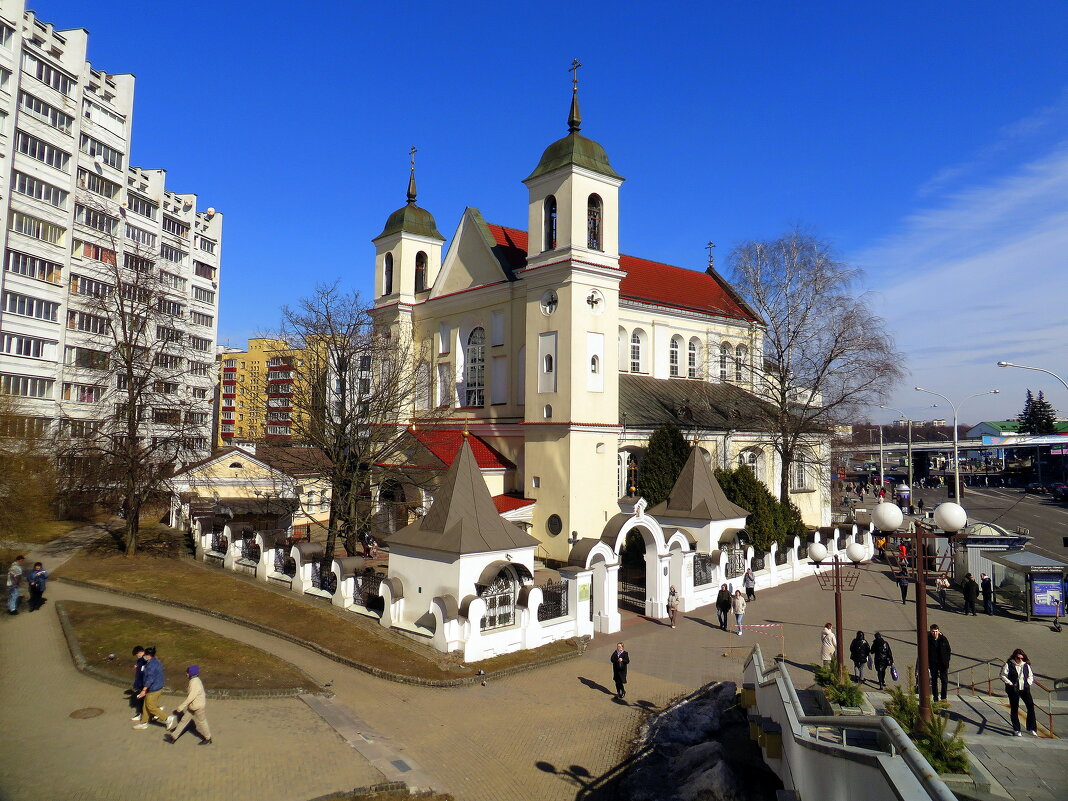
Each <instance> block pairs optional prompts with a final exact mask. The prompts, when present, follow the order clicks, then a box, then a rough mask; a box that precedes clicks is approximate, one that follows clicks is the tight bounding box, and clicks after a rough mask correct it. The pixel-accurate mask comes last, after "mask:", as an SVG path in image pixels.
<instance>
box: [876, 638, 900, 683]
mask: <svg viewBox="0 0 1068 801" xmlns="http://www.w3.org/2000/svg"><path fill="white" fill-rule="evenodd" d="M871 656H872V662H873V663H874V664H875V675H876V677H877V678H878V680H879V689H880V690H881V689H883V687H885V686H886V669H887V668H888V667H892V666H893V664H894V652H893V651H891V650H890V643H888V642H887V641H886V640H884V639H883V635H882V634H880V633H879V632H875V639H874V640H872V643H871Z"/></svg>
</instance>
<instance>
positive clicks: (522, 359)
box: [515, 345, 527, 406]
mask: <svg viewBox="0 0 1068 801" xmlns="http://www.w3.org/2000/svg"><path fill="white" fill-rule="evenodd" d="M515 361H516V370H517V371H518V385H517V387H516V394H517V395H518V396H519V397H518V399H517V402H518V404H519V405H520V406H523V405H525V404H526V402H527V346H526V345H524V346H523V347H521V348H520V349H519V355H518V356H517V357H516V360H515Z"/></svg>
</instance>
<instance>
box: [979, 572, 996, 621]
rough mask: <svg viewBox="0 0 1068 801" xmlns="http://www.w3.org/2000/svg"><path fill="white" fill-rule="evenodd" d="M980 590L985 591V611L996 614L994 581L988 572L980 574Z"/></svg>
mask: <svg viewBox="0 0 1068 801" xmlns="http://www.w3.org/2000/svg"><path fill="white" fill-rule="evenodd" d="M979 590H980V592H982V593H983V611H984V612H986V613H987V614H988V615H992V614H994V582H993V581H991V579H990V576H988V575H987V574H986V573H980V574H979Z"/></svg>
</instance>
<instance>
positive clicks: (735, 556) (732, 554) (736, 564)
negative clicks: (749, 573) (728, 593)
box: [726, 548, 745, 579]
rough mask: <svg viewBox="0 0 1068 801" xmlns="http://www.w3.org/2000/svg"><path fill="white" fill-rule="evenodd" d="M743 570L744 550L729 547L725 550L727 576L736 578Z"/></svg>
mask: <svg viewBox="0 0 1068 801" xmlns="http://www.w3.org/2000/svg"><path fill="white" fill-rule="evenodd" d="M744 572H745V550H743V549H742V548H731V549H729V550H728V551H727V570H726V573H727V578H729V579H732V578H738V577H739V576H740V575H742V573H744Z"/></svg>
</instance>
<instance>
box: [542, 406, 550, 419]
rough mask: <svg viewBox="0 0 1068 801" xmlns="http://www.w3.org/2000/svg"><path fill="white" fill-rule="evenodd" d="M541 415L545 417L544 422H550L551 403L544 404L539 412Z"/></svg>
mask: <svg viewBox="0 0 1068 801" xmlns="http://www.w3.org/2000/svg"><path fill="white" fill-rule="evenodd" d="M541 413H542V415H543V416H544V417H545V419H546V420H552V417H553V406H552V404H551V403H546V404H545V408H543V409H542V410H541Z"/></svg>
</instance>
